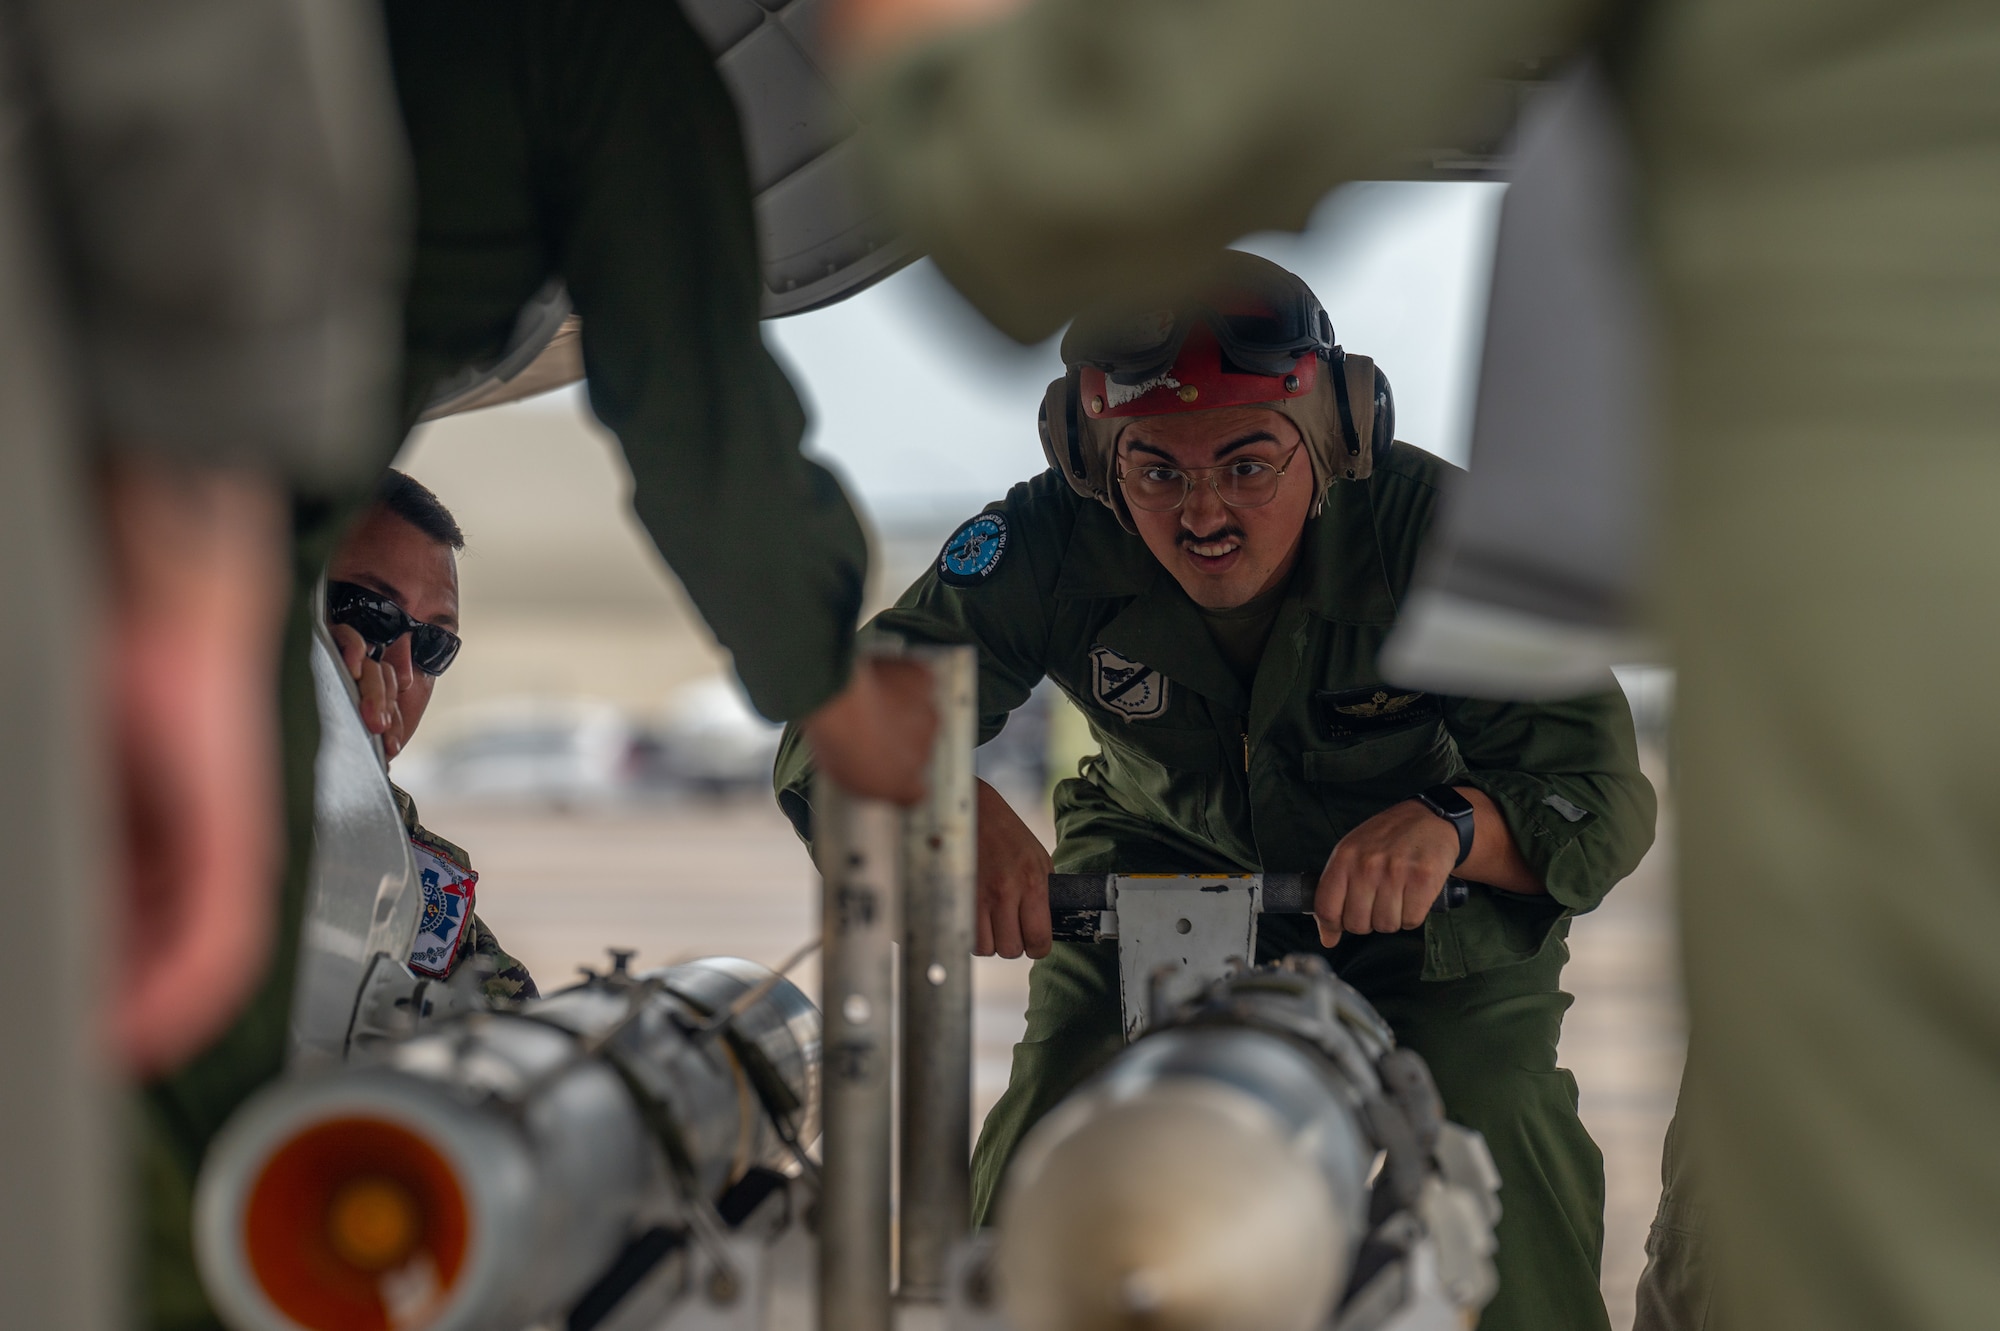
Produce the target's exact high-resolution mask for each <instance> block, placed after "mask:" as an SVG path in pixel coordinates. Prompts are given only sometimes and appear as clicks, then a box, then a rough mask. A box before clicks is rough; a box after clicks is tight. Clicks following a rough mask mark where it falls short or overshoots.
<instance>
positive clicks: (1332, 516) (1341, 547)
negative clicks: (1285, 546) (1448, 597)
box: [1292, 481, 1396, 627]
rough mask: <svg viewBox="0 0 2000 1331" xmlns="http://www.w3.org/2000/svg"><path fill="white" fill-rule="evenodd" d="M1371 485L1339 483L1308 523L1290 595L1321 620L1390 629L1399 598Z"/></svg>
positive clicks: (1351, 482) (1394, 619) (1358, 482)
mask: <svg viewBox="0 0 2000 1331" xmlns="http://www.w3.org/2000/svg"><path fill="white" fill-rule="evenodd" d="M1368 486H1369V482H1367V481H1342V482H1338V483H1336V484H1335V485H1334V487H1333V489H1332V490H1331V491H1329V492H1328V494H1327V498H1326V507H1325V508H1323V509H1321V510H1320V515H1319V516H1318V517H1316V518H1313V519H1312V520H1311V521H1309V522H1307V523H1306V536H1305V549H1304V551H1302V552H1301V555H1300V558H1299V571H1298V577H1297V578H1296V580H1295V581H1294V582H1293V584H1292V594H1293V595H1294V596H1296V597H1298V599H1299V600H1300V601H1302V602H1303V603H1304V604H1305V607H1306V609H1307V610H1309V611H1311V612H1312V613H1313V614H1315V615H1317V616H1319V617H1320V618H1321V619H1325V620H1330V621H1332V622H1333V623H1336V624H1372V625H1380V626H1384V627H1386V626H1388V625H1390V624H1393V623H1395V622H1396V596H1395V593H1394V592H1393V591H1391V590H1390V587H1389V572H1388V566H1387V561H1386V560H1385V559H1384V557H1383V554H1382V543H1381V541H1380V540H1379V539H1378V537H1377V534H1376V531H1375V513H1374V508H1373V504H1372V503H1371V500H1370V491H1369V488H1368Z"/></svg>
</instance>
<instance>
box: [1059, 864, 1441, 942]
mask: <svg viewBox="0 0 2000 1331" xmlns="http://www.w3.org/2000/svg"><path fill="white" fill-rule="evenodd" d="M1112 876H1113V875H1111V874H1108V873H1052V874H1050V875H1049V914H1050V915H1051V916H1053V917H1054V919H1055V923H1056V937H1058V938H1089V937H1092V936H1093V927H1092V926H1093V924H1094V917H1095V915H1096V913H1097V912H1099V911H1106V910H1110V909H1111V904H1110V900H1109V898H1110V895H1111V879H1112ZM1263 879H1264V896H1263V907H1262V910H1263V913H1264V914H1266V915H1310V914H1311V913H1312V903H1313V892H1314V890H1315V889H1316V888H1317V887H1318V886H1319V875H1318V874H1308V873H1267V874H1264V875H1263ZM1470 894H1471V885H1470V884H1469V883H1467V882H1466V881H1465V880H1464V879H1463V878H1447V879H1445V880H1444V890H1443V891H1442V892H1440V893H1438V896H1437V900H1436V901H1434V902H1432V903H1431V910H1432V911H1433V912H1436V911H1446V910H1453V909H1455V908H1457V907H1459V906H1462V905H1464V904H1465V901H1466V898H1467V897H1468V896H1469V895H1470Z"/></svg>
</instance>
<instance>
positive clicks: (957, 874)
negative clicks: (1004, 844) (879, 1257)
mask: <svg viewBox="0 0 2000 1331" xmlns="http://www.w3.org/2000/svg"><path fill="white" fill-rule="evenodd" d="M911 655H913V656H915V657H916V658H917V659H918V660H920V661H922V662H924V663H925V664H926V665H928V666H929V667H930V669H931V677H932V680H933V682H934V691H933V695H932V696H933V697H934V698H935V700H936V702H937V710H938V737H937V742H936V745H935V747H934V748H933V749H932V750H931V765H930V775H929V786H928V790H927V792H926V795H925V798H924V802H923V803H922V804H920V805H918V806H917V807H916V808H915V809H913V810H911V811H910V815H909V819H908V822H907V824H906V827H905V832H904V837H903V846H904V852H903V866H904V878H903V965H902V969H903V977H902V978H903V988H902V992H903V1009H902V1045H903V1049H902V1072H903V1076H902V1087H901V1096H902V1133H901V1139H900V1142H899V1147H900V1150H899V1160H900V1165H901V1168H900V1170H899V1171H898V1178H899V1181H900V1201H901V1208H900V1210H899V1213H898V1221H899V1223H898V1230H897V1233H898V1237H899V1240H900V1242H899V1246H898V1255H899V1258H900V1261H899V1262H898V1276H899V1283H898V1291H897V1292H898V1296H899V1297H900V1298H901V1299H903V1300H905V1301H916V1302H938V1301H941V1300H943V1298H944V1296H945V1291H946V1286H947V1283H948V1267H949V1262H950V1257H951V1252H952V1249H953V1247H954V1245H956V1244H957V1243H958V1242H959V1241H960V1240H961V1239H963V1238H964V1237H965V1235H966V1232H967V1230H968V1228H969V1225H970V1213H971V1209H972V1200H971V1193H972V1180H971V1171H970V1157H971V1154H972V944H973V930H974V910H975V901H974V893H975V888H976V881H977V872H978V845H977V840H976V837H975V834H974V805H973V791H974V786H973V775H972V751H973V749H974V747H975V746H976V745H977V743H978V740H979V733H978V732H979V712H978V709H979V653H978V651H977V649H975V648H972V647H934V648H920V649H915V650H913V651H912V652H911Z"/></svg>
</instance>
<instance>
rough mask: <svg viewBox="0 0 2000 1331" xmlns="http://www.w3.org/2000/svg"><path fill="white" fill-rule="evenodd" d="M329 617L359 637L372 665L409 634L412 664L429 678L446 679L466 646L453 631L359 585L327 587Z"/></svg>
mask: <svg viewBox="0 0 2000 1331" xmlns="http://www.w3.org/2000/svg"><path fill="white" fill-rule="evenodd" d="M326 617H327V619H329V620H330V621H332V622H333V623H335V624H345V625H346V626H347V627H349V628H351V629H353V630H354V631H355V632H356V633H359V634H360V635H361V640H362V641H363V642H365V643H367V644H368V659H369V660H371V661H379V660H381V659H382V653H384V652H386V651H388V650H389V648H390V646H392V645H393V644H394V643H395V641H396V639H398V638H400V637H402V636H403V635H404V634H405V633H407V634H409V635H410V663H411V664H412V665H414V666H416V668H417V669H419V670H421V671H423V672H424V673H425V674H426V675H442V674H443V673H444V672H445V671H446V670H447V669H449V668H450V666H451V663H452V661H453V660H454V659H455V658H456V657H457V656H458V649H459V647H460V646H461V645H462V644H461V643H460V642H459V639H458V635H457V634H456V633H453V632H452V631H451V630H450V629H443V628H439V627H438V626H437V625H435V624H426V623H424V622H423V621H422V620H420V619H412V618H411V617H410V613H409V611H407V610H405V609H403V607H402V606H400V605H397V604H396V603H395V602H394V601H392V600H390V599H389V598H388V597H386V596H384V595H382V593H380V592H377V591H371V590H369V589H368V588H366V587H363V586H361V585H360V584H359V583H353V582H329V583H328V584H326Z"/></svg>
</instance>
